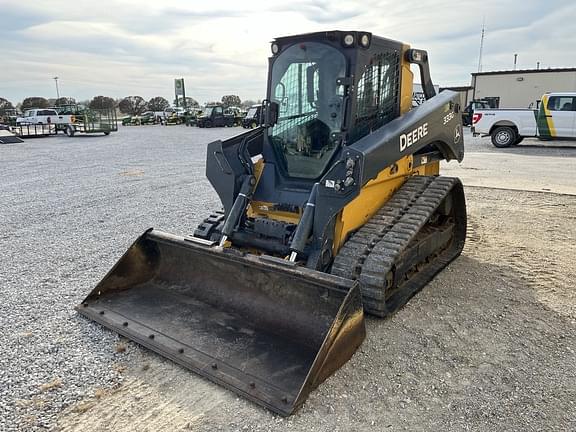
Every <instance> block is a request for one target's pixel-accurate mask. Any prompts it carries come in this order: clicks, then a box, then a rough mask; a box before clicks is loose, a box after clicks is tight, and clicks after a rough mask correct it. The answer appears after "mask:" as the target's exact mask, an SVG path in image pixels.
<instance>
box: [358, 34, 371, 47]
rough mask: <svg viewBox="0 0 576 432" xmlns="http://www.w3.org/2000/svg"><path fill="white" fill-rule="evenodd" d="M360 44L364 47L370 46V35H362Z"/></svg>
mask: <svg viewBox="0 0 576 432" xmlns="http://www.w3.org/2000/svg"><path fill="white" fill-rule="evenodd" d="M360 44H361V45H362V46H363V47H364V48H368V45H370V37H369V36H368V35H367V34H364V35H362V37H361V38H360Z"/></svg>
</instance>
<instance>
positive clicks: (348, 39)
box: [344, 34, 354, 46]
mask: <svg viewBox="0 0 576 432" xmlns="http://www.w3.org/2000/svg"><path fill="white" fill-rule="evenodd" d="M353 44H354V36H353V35H351V34H347V35H346V36H344V45H346V46H352V45H353Z"/></svg>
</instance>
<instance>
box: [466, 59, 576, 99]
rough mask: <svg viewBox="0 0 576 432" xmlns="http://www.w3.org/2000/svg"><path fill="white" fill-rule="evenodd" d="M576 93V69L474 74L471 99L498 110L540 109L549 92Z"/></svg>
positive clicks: (469, 96) (469, 97)
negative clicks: (485, 103) (538, 106)
mask: <svg viewBox="0 0 576 432" xmlns="http://www.w3.org/2000/svg"><path fill="white" fill-rule="evenodd" d="M574 91H576V68H556V69H524V70H508V71H494V72H475V73H472V83H471V89H470V90H469V92H470V93H471V94H469V95H468V97H467V100H468V101H472V100H477V99H484V100H487V101H488V102H489V103H490V105H491V106H493V107H495V108H528V107H536V102H537V101H538V100H540V97H541V96H542V95H543V94H544V93H547V92H574Z"/></svg>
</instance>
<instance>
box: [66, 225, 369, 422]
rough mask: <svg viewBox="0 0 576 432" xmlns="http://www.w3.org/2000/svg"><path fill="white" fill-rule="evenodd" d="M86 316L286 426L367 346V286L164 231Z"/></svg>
mask: <svg viewBox="0 0 576 432" xmlns="http://www.w3.org/2000/svg"><path fill="white" fill-rule="evenodd" d="M199 242H203V243H204V244H202V243H199ZM76 309H77V310H78V311H79V312H80V313H81V314H83V315H85V316H87V317H88V318H91V319H93V320H94V321H97V322H99V323H100V324H102V325H104V326H106V327H108V328H110V329H112V330H114V331H116V332H118V333H120V334H122V335H124V336H126V337H127V338H129V339H132V340H134V341H136V342H138V343H139V344H141V345H143V346H145V347H147V348H150V349H151V350H153V351H156V352H157V353H159V354H160V355H162V356H164V357H168V358H170V359H172V360H174V361H175V362H177V363H180V364H181V365H183V366H185V367H187V368H189V369H191V370H193V371H194V372H196V373H198V374H200V375H202V376H204V377H206V378H208V379H210V380H212V381H214V382H215V383H217V384H220V385H223V386H225V387H227V388H229V389H231V390H233V391H235V392H237V393H239V394H241V395H242V396H244V397H246V398H248V399H251V400H253V401H255V402H257V403H259V404H261V405H263V406H265V407H267V408H269V409H271V410H272V411H275V412H277V413H279V414H281V415H284V416H288V415H290V414H292V413H293V412H294V411H295V410H296V409H297V408H298V407H299V406H300V405H301V404H302V403H303V402H304V401H305V400H306V397H307V396H308V394H309V393H310V392H311V391H312V390H313V389H314V388H315V387H316V386H318V385H319V384H320V383H321V382H322V381H324V380H325V379H326V378H327V377H328V376H330V375H331V374H332V373H333V372H334V371H336V370H337V369H338V368H340V366H342V365H343V364H344V363H345V362H346V361H348V359H349V358H350V357H351V356H352V354H353V353H354V352H355V350H356V348H357V347H358V346H359V345H360V344H361V343H362V341H363V340H364V337H365V328H364V315H363V308H362V302H361V295H360V290H359V287H358V285H357V282H354V281H351V280H348V279H343V278H339V277H336V276H332V275H329V274H326V273H321V272H317V271H314V270H310V269H306V268H302V267H300V266H296V265H293V264H291V263H289V262H287V261H284V260H280V259H276V258H272V257H265V256H261V257H258V256H255V255H251V254H241V253H240V252H238V251H234V250H231V249H222V248H219V247H214V246H211V245H209V244H208V242H205V241H202V240H196V239H189V238H188V239H187V238H185V237H177V236H174V235H171V234H167V233H163V232H160V231H156V230H149V231H147V232H145V233H144V234H143V235H142V236H141V237H139V238H138V240H136V242H135V243H134V244H133V245H132V246H131V247H130V249H128V251H127V252H126V253H125V254H124V256H123V257H122V258H121V259H120V261H118V263H116V265H115V266H114V267H113V268H112V270H111V271H110V272H109V273H108V274H107V275H106V276H105V277H104V279H103V280H102V281H101V282H100V283H99V284H98V286H97V287H96V288H95V289H94V290H93V291H92V292H91V293H90V295H88V297H86V299H85V300H84V301H83V302H82V304H81V305H78V306H77V308H76Z"/></svg>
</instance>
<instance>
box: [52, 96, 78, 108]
mask: <svg viewBox="0 0 576 432" xmlns="http://www.w3.org/2000/svg"><path fill="white" fill-rule="evenodd" d="M75 104H76V99H74V98H73V97H61V98H58V99H56V100H55V101H54V106H62V105H75Z"/></svg>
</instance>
